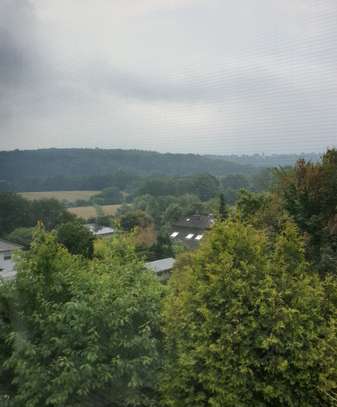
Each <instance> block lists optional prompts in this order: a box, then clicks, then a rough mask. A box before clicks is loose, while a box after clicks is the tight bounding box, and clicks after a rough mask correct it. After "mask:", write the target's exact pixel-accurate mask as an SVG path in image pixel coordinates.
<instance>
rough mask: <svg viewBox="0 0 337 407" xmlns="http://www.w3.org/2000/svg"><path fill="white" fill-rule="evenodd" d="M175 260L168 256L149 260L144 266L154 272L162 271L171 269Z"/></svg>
mask: <svg viewBox="0 0 337 407" xmlns="http://www.w3.org/2000/svg"><path fill="white" fill-rule="evenodd" d="M175 262H176V260H175V259H174V258H173V257H168V258H166V259H161V260H155V261H150V262H148V263H146V264H145V266H146V267H147V268H148V269H150V270H152V271H154V272H155V273H162V272H164V271H169V270H171V269H172V268H173V266H174V263H175Z"/></svg>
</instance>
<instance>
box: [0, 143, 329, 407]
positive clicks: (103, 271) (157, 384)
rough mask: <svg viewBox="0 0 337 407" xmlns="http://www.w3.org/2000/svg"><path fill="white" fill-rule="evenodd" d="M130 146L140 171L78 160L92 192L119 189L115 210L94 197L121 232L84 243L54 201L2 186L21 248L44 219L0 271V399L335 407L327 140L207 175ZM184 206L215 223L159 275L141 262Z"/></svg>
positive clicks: (166, 242)
mask: <svg viewBox="0 0 337 407" xmlns="http://www.w3.org/2000/svg"><path fill="white" fill-rule="evenodd" d="M74 151H75V152H76V151H77V150H67V151H66V153H67V154H68V153H69V154H70V153H74ZM78 151H79V150H78ZM83 151H84V153H83V154H84V155H85V154H86V153H87V150H83ZM49 152H50V153H51V154H54V153H55V154H56V156H57V155H58V154H60V152H59V151H53V150H52V151H50V150H49ZM98 153H99V155H100V154H102V151H99V152H98ZM129 153H130V157H132V158H133V159H134V160H135V163H134V164H133V165H134V167H137V166H140V167H142V168H143V170H144V173H142V175H141V176H137V177H135V176H132V175H129V174H127V173H126V172H123V171H118V172H116V173H112V175H102V172H101V171H103V170H102V168H101V167H100V166H99V165H98V164H97V163H96V162H95V160H93V162H92V166H91V167H90V169H89V172H90V171H94V172H95V171H99V172H100V175H99V176H98V177H99V179H100V182H101V184H100V185H101V187H100V189H103V188H105V189H104V190H103V191H102V193H101V194H100V196H98V197H97V196H96V197H94V198H93V199H94V200H95V199H98V201H97V203H98V202H107V201H109V200H110V201H112V200H116V197H117V198H122V200H123V201H127V202H128V204H126V203H124V204H123V205H122V206H121V208H120V209H119V211H118V214H117V216H116V218H115V219H113V220H112V219H111V218H109V219H106V218H104V217H103V212H102V209H101V208H100V206H99V205H97V206H96V208H97V219H98V220H101V221H102V223H105V222H107V224H113V225H114V227H116V226H117V227H119V232H120V233H119V235H118V237H117V238H113V239H111V240H108V241H104V240H97V241H96V242H95V250H94V253H93V237H92V235H91V233H90V232H89V231H88V230H87V229H85V227H84V226H83V225H81V223H79V222H77V221H75V222H74V220H73V218H72V217H70V218H69V216H70V215H69V214H68V213H67V212H66V210H65V208H64V207H63V205H61V204H59V203H57V202H55V201H53V200H45V201H40V202H36V203H34V202H32V203H30V202H28V201H26V200H24V199H22V198H21V197H19V196H17V195H15V194H11V193H2V194H0V230H1V233H3V236H4V237H10V238H11V240H13V241H17V242H18V243H20V242H19V240H20V239H21V241H22V242H23V243H24V242H25V241H27V242H28V243H27V244H25V243H24V245H25V246H26V247H27V248H28V247H29V241H30V240H31V233H32V228H31V226H33V225H35V224H36V222H38V221H39V220H41V221H43V222H44V223H45V225H46V227H47V228H48V229H49V230H52V229H54V228H56V230H54V232H52V233H47V232H45V231H44V229H41V227H39V228H38V230H37V231H36V236H35V239H34V240H33V243H32V245H31V248H30V249H29V250H28V251H27V252H25V253H23V254H21V255H20V256H19V260H18V276H17V279H16V281H13V282H11V283H2V282H1V280H0V366H2V368H1V369H0V405H1V406H4V407H26V406H27V407H35V406H36V407H40V406H41V407H44V406H51V407H61V406H62V407H63V406H65V407H67V406H69V407H77V406H78V407H80V406H88V407H89V406H96V405H97V406H106V407H108V406H109V407H110V406H111V407H122V406H123V407H124V406H126V407H127V406H139V407H157V406H163V407H164V406H167V407H206V406H207V407H208V406H210V407H226V406H228V407H232V406H235V407H241V406H242V407H245V406H249V405H251V406H252V407H255V406H256V407H269V406H270V407H274V406H275V407H287V406H288V407H297V406H298V407H302V406H303V407H316V406H323V407H332V406H336V405H337V274H336V270H337V151H336V150H329V151H328V152H327V153H326V154H325V155H324V156H323V157H322V160H321V161H320V162H316V163H310V162H305V161H299V162H298V163H297V164H296V166H295V167H294V168H292V169H279V170H273V171H271V170H270V169H264V170H263V171H256V172H252V173H251V174H249V176H248V175H246V174H245V173H244V172H240V171H235V173H234V172H233V173H232V174H226V173H221V174H215V175H217V177H215V176H214V175H210V174H212V171H210V170H209V168H204V169H203V172H204V171H208V173H207V174H206V173H203V174H201V173H200V172H199V171H197V170H196V168H195V171H194V169H193V171H192V169H191V168H192V167H193V165H192V164H193V162H194V163H196V161H193V160H194V158H195V157H194V156H192V158H191V160H192V161H191V162H190V163H189V164H188V165H189V166H190V167H188V168H189V171H191V174H192V175H189V176H182V175H183V174H180V176H179V177H178V176H173V175H172V173H171V172H170V171H167V173H166V174H165V175H161V172H160V171H158V172H156V171H153V172H152V174H153V175H146V176H143V175H144V174H146V173H147V171H150V170H149V168H150V167H151V168H152V169H154V168H157V167H156V165H158V166H159V163H160V164H163V161H161V160H162V159H163V157H165V159H167V160H168V162H169V160H170V159H172V156H174V157H175V155H167V156H166V155H164V156H162V155H156V154H154V153H144V154H145V156H146V157H147V159H148V160H150V161H151V160H153V161H152V162H149V163H148V164H146V165H148V167H146V165H145V164H144V162H143V161H142V159H143V158H144V157H143V156H142V154H143V153H141V154H140V156H138V155H137V154H138V152H129ZM18 154H21V152H18ZM41 154H42V153H41ZM43 154H46V152H43ZM43 154H42V156H43ZM111 154H112V152H111V151H110V152H106V157H105V158H104V159H103V161H105V160H107V159H108V158H109V160H110V159H112V158H111ZM123 154H124V153H123ZM123 154H122V155H123ZM151 154H154V155H151ZM47 156H48V155H47ZM117 156H118V154H117ZM117 156H114V159H116V157H117ZM128 157H129V156H128ZM141 157H143V158H141ZM179 157H180V158H181V156H179ZM193 157H194V158H193ZM40 158H41V157H40ZM124 158H126V156H125V155H124ZM175 158H177V157H175ZM199 158H200V157H199ZM157 159H158V161H156V160H157ZM208 159H209V160H211V161H215V162H217V160H214V157H213V158H212V157H208ZM116 160H117V159H116ZM137 160H138V162H137ZM221 160H223V159H222V158H221V157H219V160H218V161H221ZM267 161H268V160H267ZM80 162H81V160H80ZM168 162H167V163H168ZM205 162H206V161H205ZM171 163H172V162H171ZM175 164H176V165H178V164H177V162H176V163H175ZM58 165H59V162H58V161H57V160H56V161H55V168H54V169H53V171H54V170H55V171H56V169H57V168H58ZM128 165H129V164H128V161H127V160H126V163H125V166H123V165H121V168H124V169H125V168H126V167H127V166H128ZM198 165H199V164H198ZM216 165H219V164H218V163H217V164H216ZM144 166H145V167H146V168H147V169H146V170H145V169H144V168H145V167H144ZM181 166H182V167H183V164H181ZM113 167H114V164H111V168H113ZM134 167H133V168H134ZM109 168H110V167H109ZM126 169H127V171H128V170H129V168H126ZM163 169H166V167H165V166H164V165H163ZM117 173H119V175H120V176H116V174H117ZM74 176H75V177H76V176H77V175H76V171H75V173H74ZM85 176H86V177H88V178H87V179H89V178H90V177H91V176H89V175H85ZM94 178H95V177H93V178H90V179H91V180H92V181H93V180H94ZM64 179H66V176H65V177H63V180H64ZM124 181H125V182H124ZM93 182H95V181H93ZM106 183H107V184H106ZM2 185H4V183H2ZM234 202H235V206H231V207H230V206H229V205H231V204H233V203H234ZM196 213H201V214H209V213H213V214H214V215H215V218H216V223H215V226H214V227H213V228H212V230H211V231H209V232H207V233H205V234H204V238H203V239H202V241H201V244H200V246H199V248H198V249H196V250H195V251H193V252H186V251H185V252H184V253H182V254H180V255H179V256H177V262H176V265H175V267H174V272H173V274H172V277H171V280H170V281H169V283H168V285H167V287H163V286H161V285H160V284H159V282H158V281H157V280H156V278H155V277H154V275H153V273H151V272H149V271H147V270H146V269H145V266H144V263H143V259H146V260H157V259H159V258H164V257H174V256H176V254H177V253H178V252H179V251H180V249H179V248H178V247H175V245H174V244H172V241H171V240H170V238H169V237H168V231H169V230H170V225H171V224H172V223H174V222H175V221H176V220H178V219H179V218H181V217H185V216H188V215H192V214H196ZM1 228H2V229H1ZM131 242H132V243H131ZM60 243H62V244H60ZM66 249H67V250H66ZM74 254H75V255H74ZM79 254H80V256H79Z"/></svg>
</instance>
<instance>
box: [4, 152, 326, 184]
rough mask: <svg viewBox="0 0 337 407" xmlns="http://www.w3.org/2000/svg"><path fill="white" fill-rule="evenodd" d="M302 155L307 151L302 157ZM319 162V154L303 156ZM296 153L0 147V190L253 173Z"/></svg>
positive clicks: (287, 161)
mask: <svg viewBox="0 0 337 407" xmlns="http://www.w3.org/2000/svg"><path fill="white" fill-rule="evenodd" d="M302 156H303V157H306V155H302ZM307 156H308V157H309V158H310V159H311V160H316V161H317V160H318V158H319V156H318V155H312V154H311V155H307ZM299 157H300V156H296V155H289V156H287V155H285V156H284V155H281V156H270V157H269V158H268V157H266V156H262V155H261V156H259V155H253V156H206V155H197V154H172V153H167V154H161V153H156V152H151V151H138V150H101V149H45V150H25V151H20V150H15V151H2V152H1V151H0V191H4V192H8V191H16V192H20V191H21V192H29V191H53V190H101V189H103V188H107V187H111V186H115V187H119V189H121V188H122V187H123V185H124V184H130V183H131V182H133V181H137V178H139V177H146V176H179V177H183V176H191V175H198V174H201V173H208V174H210V175H213V176H217V177H218V176H221V177H224V176H227V175H230V174H240V175H244V176H246V177H250V176H251V175H255V174H257V173H258V172H259V170H260V169H261V168H265V167H277V166H280V165H282V166H284V165H292V164H293V163H294V162H295V161H296V159H298V158H299Z"/></svg>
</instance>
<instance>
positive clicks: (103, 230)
mask: <svg viewBox="0 0 337 407" xmlns="http://www.w3.org/2000/svg"><path fill="white" fill-rule="evenodd" d="M85 226H86V228H87V229H89V230H90V232H92V233H93V234H94V235H95V236H104V235H112V234H113V233H114V232H115V229H113V228H110V227H108V226H102V227H98V228H97V227H96V225H94V224H91V223H90V224H87V225H85Z"/></svg>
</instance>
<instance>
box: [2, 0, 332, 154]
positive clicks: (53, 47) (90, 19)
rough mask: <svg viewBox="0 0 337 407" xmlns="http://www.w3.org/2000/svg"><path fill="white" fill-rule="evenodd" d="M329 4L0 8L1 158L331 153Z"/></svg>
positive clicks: (255, 0) (45, 3)
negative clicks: (64, 152)
mask: <svg viewBox="0 0 337 407" xmlns="http://www.w3.org/2000/svg"><path fill="white" fill-rule="evenodd" d="M336 44H337V1H336V0H282V1H281V0H95V1H93V0H0V149H1V150H9V149H15V148H19V149H26V148H29V149H31V148H45V147H101V148H138V149H146V150H157V151H161V152H166V151H172V152H195V153H215V154H228V153H239V154H242V153H245V154H246V153H256V152H265V153H281V152H309V151H319V152H321V151H323V150H324V149H325V148H326V147H327V146H333V145H337V46H336Z"/></svg>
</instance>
